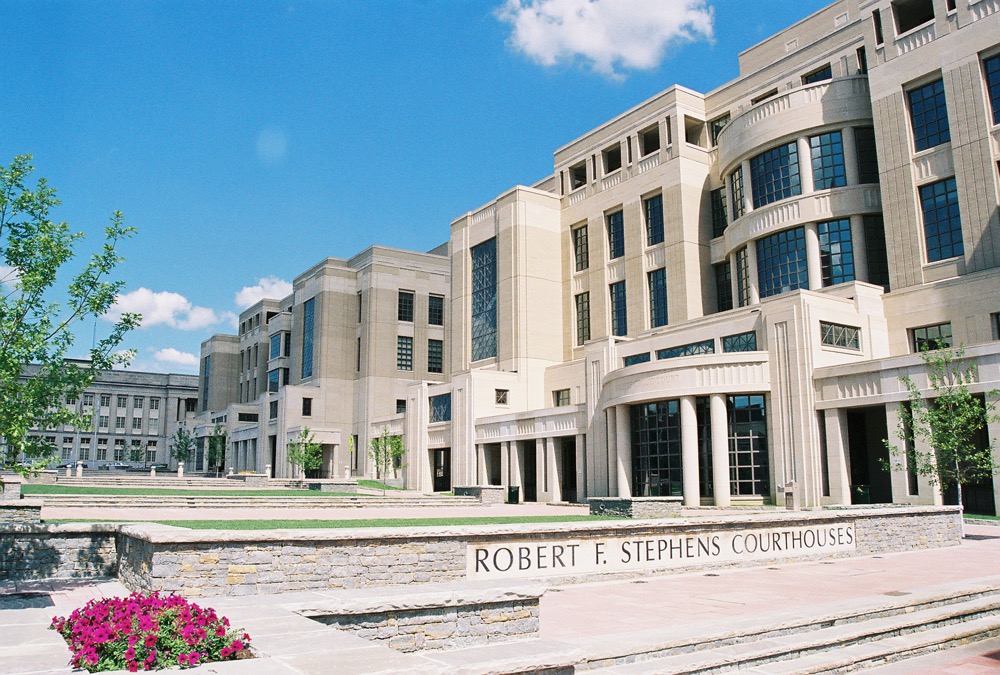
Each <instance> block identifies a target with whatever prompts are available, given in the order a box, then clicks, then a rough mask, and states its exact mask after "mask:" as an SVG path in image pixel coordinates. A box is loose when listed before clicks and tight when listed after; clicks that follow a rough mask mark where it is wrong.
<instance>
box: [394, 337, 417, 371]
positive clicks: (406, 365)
mask: <svg viewBox="0 0 1000 675" xmlns="http://www.w3.org/2000/svg"><path fill="white" fill-rule="evenodd" d="M396 370H413V338H412V337H410V336H408V335H397V336H396Z"/></svg>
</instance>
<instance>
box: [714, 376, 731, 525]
mask: <svg viewBox="0 0 1000 675" xmlns="http://www.w3.org/2000/svg"><path fill="white" fill-rule="evenodd" d="M709 411H710V414H711V418H712V492H713V493H714V494H713V496H714V497H715V505H716V506H729V505H730V504H731V503H732V500H731V497H730V494H729V413H728V412H727V411H726V396H725V394H712V395H711V397H710V399H709Z"/></svg>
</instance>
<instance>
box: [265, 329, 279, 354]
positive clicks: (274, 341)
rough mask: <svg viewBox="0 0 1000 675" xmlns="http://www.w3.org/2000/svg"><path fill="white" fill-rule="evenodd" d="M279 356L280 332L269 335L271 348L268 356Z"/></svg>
mask: <svg viewBox="0 0 1000 675" xmlns="http://www.w3.org/2000/svg"><path fill="white" fill-rule="evenodd" d="M279 356H281V333H275V334H274V335H272V336H271V349H270V353H269V354H268V358H271V359H276V358H278V357H279Z"/></svg>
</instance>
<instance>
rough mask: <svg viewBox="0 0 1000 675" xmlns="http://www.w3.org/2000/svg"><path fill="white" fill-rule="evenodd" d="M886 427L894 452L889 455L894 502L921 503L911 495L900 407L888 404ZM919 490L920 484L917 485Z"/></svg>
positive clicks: (890, 481) (890, 480) (886, 407)
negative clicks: (900, 423)
mask: <svg viewBox="0 0 1000 675" xmlns="http://www.w3.org/2000/svg"><path fill="white" fill-rule="evenodd" d="M885 426H886V430H887V431H888V436H889V442H890V443H892V445H893V446H894V450H893V451H892V452H890V454H889V483H890V486H891V487H892V501H893V502H898V503H902V504H914V503H919V498H917V497H916V495H911V494H910V475H909V470H908V469H909V467H908V466H907V464H908V462H909V458H908V457H907V456H906V439H904V438H900V437H899V405H898V404H896V403H888V404H886V406H885ZM917 487H918V488H919V487H920V485H919V483H918V484H917Z"/></svg>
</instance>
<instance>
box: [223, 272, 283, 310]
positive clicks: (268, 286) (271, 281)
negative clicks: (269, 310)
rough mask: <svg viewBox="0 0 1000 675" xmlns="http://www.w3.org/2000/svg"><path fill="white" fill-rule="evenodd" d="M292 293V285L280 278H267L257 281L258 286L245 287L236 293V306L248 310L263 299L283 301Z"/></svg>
mask: <svg viewBox="0 0 1000 675" xmlns="http://www.w3.org/2000/svg"><path fill="white" fill-rule="evenodd" d="M291 292H292V285H291V284H290V283H289V282H287V281H285V280H284V279H279V278H278V277H265V278H263V279H259V280H258V281H257V285H256V286H244V287H243V288H241V289H240V290H239V291H238V292H237V293H236V299H235V302H236V304H237V305H238V306H239V307H240V309H246V308H247V307H249V306H250V305H252V304H253V303H255V302H257V301H258V300H260V299H262V298H271V299H272V300H281V299H282V298H284V297H287V296H288V295H289V294H290V293H291Z"/></svg>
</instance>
